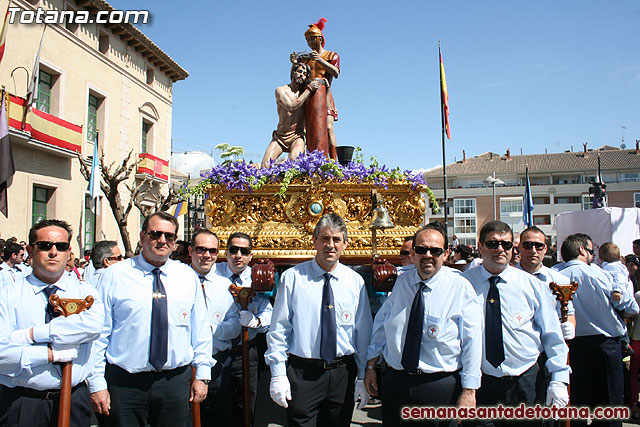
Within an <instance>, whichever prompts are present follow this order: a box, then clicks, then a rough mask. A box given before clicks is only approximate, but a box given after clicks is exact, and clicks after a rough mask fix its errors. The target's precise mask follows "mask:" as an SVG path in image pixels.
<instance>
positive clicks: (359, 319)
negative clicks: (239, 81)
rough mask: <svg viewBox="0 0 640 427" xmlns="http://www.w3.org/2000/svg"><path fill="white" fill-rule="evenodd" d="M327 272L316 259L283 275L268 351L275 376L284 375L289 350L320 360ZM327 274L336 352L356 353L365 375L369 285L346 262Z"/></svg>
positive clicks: (369, 318)
mask: <svg viewBox="0 0 640 427" xmlns="http://www.w3.org/2000/svg"><path fill="white" fill-rule="evenodd" d="M325 273H326V271H325V270H323V269H322V267H320V266H319V265H318V262H317V261H316V260H315V258H314V259H312V260H309V261H306V262H303V263H301V264H298V265H296V266H294V267H292V268H290V269H288V270H287V271H285V272H284V273H283V274H282V276H281V278H280V284H279V286H278V294H277V295H276V302H275V308H274V310H273V318H272V319H271V329H270V330H269V332H268V333H267V344H268V347H269V348H268V349H267V352H266V353H265V356H264V358H265V360H266V362H267V365H269V366H270V367H271V375H272V376H279V375H286V362H287V358H288V353H290V354H294V355H296V356H298V357H303V358H306V359H320V338H321V335H322V332H321V329H322V328H321V325H322V322H321V313H322V288H323V286H324V277H323V275H324V274H325ZM329 274H330V275H331V279H330V280H331V281H330V283H331V290H332V291H333V299H334V302H335V305H336V310H335V312H336V338H337V353H336V357H342V356H345V355H350V354H354V355H355V358H356V363H357V365H358V377H359V378H364V369H365V365H366V363H367V359H366V356H367V346H368V345H369V339H370V337H371V326H372V323H373V321H372V319H371V308H370V307H369V298H368V296H367V288H366V286H365V285H364V280H363V279H362V276H360V275H359V274H358V273H356V272H355V271H353V270H351V269H350V268H349V267H347V266H345V265H343V264H340V263H338V264H337V265H336V268H335V269H334V270H333V271H332V272H330V273H329Z"/></svg>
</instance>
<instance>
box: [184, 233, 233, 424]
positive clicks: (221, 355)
mask: <svg viewBox="0 0 640 427" xmlns="http://www.w3.org/2000/svg"><path fill="white" fill-rule="evenodd" d="M218 245H219V240H218V236H216V234H215V233H213V232H211V231H209V230H207V229H203V228H201V229H198V230H197V231H196V232H195V233H194V235H193V236H192V237H191V244H190V245H189V255H190V257H191V268H193V270H194V271H195V272H196V274H198V277H199V279H200V283H201V285H202V292H203V293H204V298H205V303H206V306H207V312H208V314H209V323H210V325H211V334H212V336H213V358H214V359H215V360H216V364H215V365H214V366H213V369H212V370H211V382H210V383H209V391H208V392H207V397H206V399H205V400H204V401H203V402H202V403H201V404H200V417H201V421H202V425H204V426H207V425H224V426H233V425H234V421H233V397H232V389H231V361H232V358H231V351H230V350H231V346H232V343H231V340H232V339H233V338H235V337H237V336H238V334H239V333H240V331H241V325H240V321H239V318H238V307H237V304H235V301H234V300H233V296H232V295H231V293H230V292H229V285H230V284H231V281H230V280H229V279H227V278H226V277H222V276H220V275H218V274H216V269H215V268H213V267H214V265H215V263H216V260H217V259H218ZM240 422H241V420H238V421H237V422H236V423H235V424H238V423H240Z"/></svg>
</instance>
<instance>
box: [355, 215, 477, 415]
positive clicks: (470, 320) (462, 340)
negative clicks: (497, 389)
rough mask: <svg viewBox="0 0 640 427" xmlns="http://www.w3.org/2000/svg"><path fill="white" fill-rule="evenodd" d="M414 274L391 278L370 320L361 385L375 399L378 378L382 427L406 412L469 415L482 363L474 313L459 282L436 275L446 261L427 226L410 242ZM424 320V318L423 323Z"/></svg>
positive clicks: (439, 239) (437, 236) (438, 237)
mask: <svg viewBox="0 0 640 427" xmlns="http://www.w3.org/2000/svg"><path fill="white" fill-rule="evenodd" d="M413 250H414V253H415V255H414V263H415V267H416V268H415V270H413V271H411V272H406V273H405V274H403V275H402V276H400V277H399V278H398V281H397V282H396V284H395V286H394V288H393V292H392V293H391V296H390V297H389V299H388V300H387V301H386V302H385V304H384V306H383V307H382V309H381V310H380V312H378V314H377V315H376V318H375V322H374V326H373V334H372V336H371V344H370V345H369V348H368V350H367V358H368V359H369V360H368V362H367V370H366V374H365V385H366V386H367V391H368V392H369V394H371V395H373V396H377V395H378V379H377V375H376V371H375V368H376V364H377V363H378V360H379V358H380V355H381V354H382V355H383V356H384V360H385V361H386V362H387V364H388V368H387V369H385V371H384V374H383V375H382V383H383V387H382V394H383V398H382V422H383V424H384V425H385V426H396V425H402V424H404V423H403V422H402V420H401V418H400V416H401V408H402V407H406V406H432V407H434V406H435V407H437V406H458V407H475V402H476V389H478V388H479V387H480V377H481V373H480V362H481V360H482V326H481V324H482V308H481V306H480V303H479V302H478V299H477V296H476V293H475V291H474V289H473V287H472V286H471V283H469V282H468V281H467V280H466V279H464V278H461V277H460V276H459V275H458V274H456V273H454V272H453V271H452V270H451V269H448V268H442V267H443V264H444V261H445V259H446V257H447V256H448V254H449V250H448V245H447V237H446V231H445V229H444V227H443V226H442V224H441V223H439V222H433V223H430V224H427V225H426V226H425V227H424V228H422V229H421V230H419V231H418V232H417V233H416V235H415V239H414V247H413ZM426 314H428V315H426Z"/></svg>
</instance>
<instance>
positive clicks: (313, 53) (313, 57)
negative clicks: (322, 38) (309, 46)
mask: <svg viewBox="0 0 640 427" xmlns="http://www.w3.org/2000/svg"><path fill="white" fill-rule="evenodd" d="M309 56H311V59H314V60H316V61H321V60H322V58H321V57H320V54H319V53H318V52H316V51H315V50H312V51H311V53H310V54H309Z"/></svg>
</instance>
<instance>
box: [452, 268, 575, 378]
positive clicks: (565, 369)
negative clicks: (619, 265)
mask: <svg viewBox="0 0 640 427" xmlns="http://www.w3.org/2000/svg"><path fill="white" fill-rule="evenodd" d="M462 276H463V277H465V278H466V279H467V280H469V281H470V282H471V284H472V285H473V287H474V289H475V291H476V293H477V294H478V296H479V297H480V303H481V304H482V308H483V314H482V322H483V328H484V318H485V309H486V306H485V301H486V298H487V292H488V291H489V278H490V277H492V276H494V274H491V273H489V272H488V271H487V270H486V269H485V267H484V265H481V266H478V267H475V268H471V269H469V270H467V271H465V272H464V273H462ZM497 276H500V280H499V281H498V283H497V287H498V290H499V291H500V307H501V311H500V313H501V317H502V335H503V343H504V355H505V360H504V362H502V364H500V366H498V367H497V368H495V367H493V365H491V363H489V362H488V361H487V359H486V348H485V349H484V350H483V357H482V373H483V374H487V375H491V376H494V377H503V376H505V375H509V376H517V375H520V374H522V373H523V372H525V371H526V370H527V369H529V368H531V366H533V365H534V364H535V363H536V362H537V360H538V357H539V356H540V353H541V352H542V351H544V352H545V353H546V354H547V358H548V359H547V363H546V367H547V369H548V370H549V372H550V373H551V379H552V380H553V381H562V382H564V383H567V384H568V383H569V372H570V369H569V366H568V365H567V355H568V353H569V349H568V347H567V345H566V344H565V342H564V338H563V337H562V330H561V328H560V322H559V321H558V316H557V313H556V311H555V309H554V306H553V305H552V304H551V301H550V300H549V297H548V294H547V291H543V290H542V289H541V288H542V286H543V284H542V283H541V282H540V280H538V279H536V278H535V277H533V276H532V275H530V274H529V273H526V272H524V271H522V270H519V269H517V268H515V267H512V266H507V268H506V269H505V270H504V271H503V272H502V273H500V274H498V275H497Z"/></svg>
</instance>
